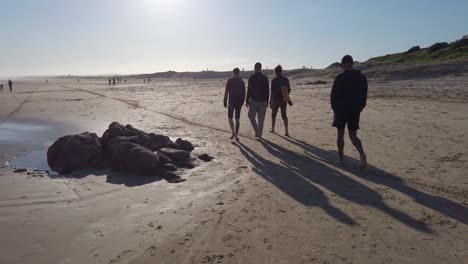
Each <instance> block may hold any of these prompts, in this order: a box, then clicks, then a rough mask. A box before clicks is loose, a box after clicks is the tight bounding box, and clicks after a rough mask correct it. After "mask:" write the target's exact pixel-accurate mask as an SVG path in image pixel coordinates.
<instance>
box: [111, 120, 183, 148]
mask: <svg viewBox="0 0 468 264" xmlns="http://www.w3.org/2000/svg"><path fill="white" fill-rule="evenodd" d="M123 142H129V143H134V144H138V145H140V146H143V147H145V148H148V149H150V150H152V151H157V150H159V149H161V148H163V147H166V146H170V145H171V144H174V143H173V142H172V141H171V139H170V138H169V137H168V136H164V135H158V134H155V133H146V132H144V131H141V130H139V129H136V128H134V127H133V126H131V125H126V126H123V125H122V124H120V123H118V122H112V123H111V124H110V125H109V128H108V129H107V130H106V131H105V132H104V134H103V135H102V145H103V149H104V152H105V153H106V154H107V155H108V156H111V155H112V152H111V149H110V146H111V145H112V144H114V143H123Z"/></svg>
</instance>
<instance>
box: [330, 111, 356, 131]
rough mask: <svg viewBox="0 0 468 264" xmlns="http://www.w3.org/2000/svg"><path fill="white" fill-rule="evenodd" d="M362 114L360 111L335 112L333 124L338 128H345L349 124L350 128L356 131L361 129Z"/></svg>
mask: <svg viewBox="0 0 468 264" xmlns="http://www.w3.org/2000/svg"><path fill="white" fill-rule="evenodd" d="M360 116H361V113H360V112H357V113H353V112H344V113H335V119H334V120H333V126H334V127H336V128H338V129H345V127H346V124H348V130H351V131H356V130H358V129H359V118H360Z"/></svg>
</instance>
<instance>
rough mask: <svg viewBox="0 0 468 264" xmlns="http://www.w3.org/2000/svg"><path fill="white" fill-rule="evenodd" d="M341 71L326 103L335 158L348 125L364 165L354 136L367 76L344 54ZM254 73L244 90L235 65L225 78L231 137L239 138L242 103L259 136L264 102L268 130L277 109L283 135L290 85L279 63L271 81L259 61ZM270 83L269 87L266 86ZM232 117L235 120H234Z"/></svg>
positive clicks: (341, 156)
mask: <svg viewBox="0 0 468 264" xmlns="http://www.w3.org/2000/svg"><path fill="white" fill-rule="evenodd" d="M341 67H342V69H343V72H342V73H340V74H339V75H338V76H336V78H335V81H334V83H333V86H332V90H331V94H330V104H331V108H332V109H333V113H334V117H333V123H332V126H334V127H336V129H337V141H336V142H337V147H338V162H339V163H343V159H344V135H345V128H346V126H347V127H348V132H349V138H350V140H351V142H352V144H353V145H354V147H355V148H356V149H357V150H358V152H359V154H360V159H361V168H365V167H366V166H367V156H366V154H365V152H364V148H363V146H362V142H361V140H360V139H359V138H358V136H357V130H358V129H359V120H360V114H361V112H362V110H364V108H365V106H366V101H367V88H368V85H367V79H366V77H365V76H364V75H363V74H362V73H361V72H360V71H359V70H356V69H354V60H353V58H352V57H351V56H350V55H346V56H344V57H343V58H342V60H341ZM254 70H255V72H254V74H253V75H251V76H250V78H249V81H248V87H247V93H246V87H245V83H244V81H243V80H242V78H241V77H240V70H239V68H235V69H234V70H233V77H232V78H230V79H228V81H227V83H226V89H225V92H224V99H223V104H224V107H226V108H227V109H228V121H229V126H230V128H231V132H232V135H231V140H233V139H235V140H236V141H239V127H240V114H241V109H242V107H243V105H244V102H245V106H246V107H247V108H248V109H249V110H248V117H249V120H250V123H251V124H252V128H253V130H254V132H255V138H256V139H258V140H261V139H262V137H263V126H264V122H265V116H266V112H267V108H268V106H270V108H271V128H270V132H272V133H275V125H276V116H277V114H278V111H279V110H280V111H281V118H282V119H283V124H284V130H285V136H286V137H289V129H288V126H289V124H288V116H287V106H288V105H290V106H292V105H293V103H292V101H291V98H290V97H289V94H290V92H291V86H290V83H289V80H288V78H286V77H285V76H284V75H283V69H282V67H281V65H278V66H276V67H275V70H274V72H275V78H274V79H273V80H272V81H271V86H270V83H269V81H268V77H267V76H266V75H265V74H263V73H262V64H261V63H259V62H257V63H256V64H255V66H254ZM270 87H271V90H270ZM233 118H234V119H235V123H234V120H233Z"/></svg>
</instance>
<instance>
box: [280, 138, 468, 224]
mask: <svg viewBox="0 0 468 264" xmlns="http://www.w3.org/2000/svg"><path fill="white" fill-rule="evenodd" d="M282 138H283V139H284V140H286V141H288V142H290V143H292V144H294V145H296V146H298V147H300V148H302V149H303V150H304V151H305V153H306V154H307V155H308V156H309V157H311V158H315V159H319V160H322V161H324V162H327V163H332V162H333V159H336V157H337V152H336V151H326V150H323V149H320V148H317V147H314V146H312V145H310V144H308V143H306V142H304V141H301V140H297V139H293V138H287V137H282ZM345 160H346V161H347V162H351V165H352V166H343V167H342V168H341V169H343V170H345V171H347V172H349V173H351V174H353V175H355V176H357V177H359V178H362V179H365V180H367V181H370V182H373V183H376V184H380V185H384V186H387V187H389V188H392V189H394V190H396V191H398V192H400V193H403V194H405V195H407V196H409V197H411V198H412V199H413V201H415V202H416V203H418V204H420V205H422V206H425V207H427V208H430V209H432V210H434V211H437V212H439V213H442V214H444V215H445V216H448V217H450V218H452V219H455V220H457V221H459V222H461V223H463V224H465V225H468V207H466V206H463V205H461V204H458V203H456V202H454V201H452V200H449V199H447V198H444V197H440V196H436V195H431V194H427V193H424V192H422V191H420V190H418V189H415V188H414V187H411V186H408V185H406V184H405V182H404V180H403V179H401V178H400V177H397V176H395V175H392V174H391V173H388V172H386V171H384V170H381V169H379V168H376V167H374V166H372V165H368V167H367V168H366V169H365V170H359V169H357V168H356V167H357V165H358V164H359V161H358V160H356V159H353V158H351V157H348V156H346V157H345Z"/></svg>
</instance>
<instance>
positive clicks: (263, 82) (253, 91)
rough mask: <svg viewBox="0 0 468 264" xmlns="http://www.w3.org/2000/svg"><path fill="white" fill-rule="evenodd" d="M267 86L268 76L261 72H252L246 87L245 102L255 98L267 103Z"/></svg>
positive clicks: (268, 92)
mask: <svg viewBox="0 0 468 264" xmlns="http://www.w3.org/2000/svg"><path fill="white" fill-rule="evenodd" d="M268 86H269V84H268V77H266V76H265V75H263V73H261V72H256V73H254V74H253V75H252V76H250V78H249V88H248V89H247V98H246V100H245V102H246V103H249V102H250V100H255V101H258V102H265V101H266V102H267V103H268V97H269V96H270V91H269V89H268Z"/></svg>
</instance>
